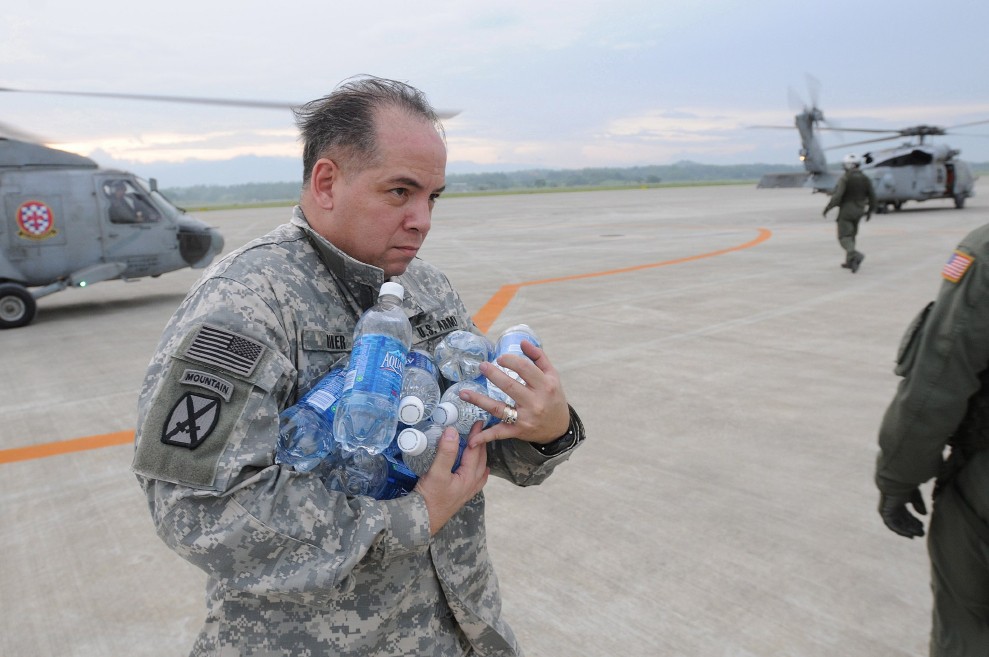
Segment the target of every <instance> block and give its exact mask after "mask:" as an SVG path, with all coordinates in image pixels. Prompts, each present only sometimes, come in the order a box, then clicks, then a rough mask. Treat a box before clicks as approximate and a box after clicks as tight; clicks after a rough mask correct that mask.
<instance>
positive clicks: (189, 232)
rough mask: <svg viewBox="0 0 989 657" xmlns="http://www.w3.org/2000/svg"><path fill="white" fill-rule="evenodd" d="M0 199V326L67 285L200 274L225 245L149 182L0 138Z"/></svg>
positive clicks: (27, 314) (20, 318)
mask: <svg viewBox="0 0 989 657" xmlns="http://www.w3.org/2000/svg"><path fill="white" fill-rule="evenodd" d="M0 199H2V201H0V329H7V328H17V327H20V326H26V325H27V324H30V323H31V321H32V320H33V319H34V317H35V314H36V312H37V303H36V302H37V300H38V299H40V298H42V297H44V296H47V295H49V294H54V293H55V292H60V291H62V290H64V289H66V288H68V287H79V288H81V287H85V286H87V285H91V284H93V283H99V282H101V281H108V280H112V279H123V280H125V281H133V280H136V279H138V278H143V277H146V276H152V277H157V276H160V275H161V274H164V273H166V272H170V271H175V270H177V269H183V268H185V267H191V268H193V269H202V268H203V267H206V266H207V265H209V264H210V262H211V261H212V260H213V257H214V256H216V255H217V254H218V253H220V251H221V250H222V249H223V236H222V235H220V233H219V232H218V231H217V230H216V229H214V228H210V227H209V226H207V225H206V224H205V223H203V222H202V221H200V220H198V219H196V218H194V217H192V216H190V215H189V214H187V213H186V212H185V211H184V210H182V209H180V208H178V207H176V206H175V205H173V204H172V203H171V202H170V201H169V200H168V199H167V198H166V197H165V196H164V195H163V194H162V193H161V192H160V191H159V190H158V184H157V181H156V180H155V179H154V178H152V179H150V180H149V181H145V180H144V179H142V178H138V177H137V176H135V175H134V174H131V173H127V172H125V171H118V170H114V169H101V168H99V166H98V165H97V164H96V162H95V161H93V160H91V159H89V158H88V157H83V156H81V155H76V154H74V153H68V152H66V151H60V150H56V149H53V148H49V147H47V146H42V145H40V144H35V143H30V142H24V141H19V140H15V139H9V138H0ZM122 208H127V209H128V210H129V212H128V211H122V210H121V209H122ZM29 288H33V289H29Z"/></svg>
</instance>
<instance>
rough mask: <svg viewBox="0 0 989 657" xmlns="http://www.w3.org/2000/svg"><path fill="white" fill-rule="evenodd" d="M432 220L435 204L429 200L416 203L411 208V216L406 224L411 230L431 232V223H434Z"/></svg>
mask: <svg viewBox="0 0 989 657" xmlns="http://www.w3.org/2000/svg"><path fill="white" fill-rule="evenodd" d="M432 220H433V206H432V204H431V203H430V202H429V201H428V200H427V201H424V202H422V203H416V204H414V205H413V206H412V207H411V208H410V210H409V216H408V217H407V218H406V226H408V228H409V229H410V230H417V231H419V232H420V233H427V232H429V227H430V225H432Z"/></svg>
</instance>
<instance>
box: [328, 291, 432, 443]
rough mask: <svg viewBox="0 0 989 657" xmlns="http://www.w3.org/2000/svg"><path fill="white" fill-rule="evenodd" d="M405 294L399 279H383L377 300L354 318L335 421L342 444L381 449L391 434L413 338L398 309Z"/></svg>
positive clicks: (410, 326) (338, 437)
mask: <svg viewBox="0 0 989 657" xmlns="http://www.w3.org/2000/svg"><path fill="white" fill-rule="evenodd" d="M404 295H405V290H404V289H403V288H402V286H401V285H399V284H398V283H392V282H388V283H385V284H384V285H382V286H381V292H380V293H379V294H378V303H377V304H375V305H374V306H372V307H371V308H369V309H368V310H367V311H366V312H365V313H364V314H363V315H362V316H361V318H360V319H359V320H357V326H356V327H355V328H354V349H353V351H352V352H351V355H350V365H349V367H348V368H347V378H346V381H345V383H344V389H343V395H342V397H341V399H340V401H339V402H338V407H337V413H336V418H335V420H334V424H333V436H334V438H335V439H336V440H337V442H339V443H340V444H341V445H342V446H343V448H344V449H347V450H354V449H358V448H362V449H365V450H367V451H368V452H370V453H372V454H380V453H381V452H383V451H384V450H385V449H386V448H387V447H388V445H389V444H390V443H391V442H392V440H393V439H394V438H395V430H396V428H397V427H398V402H399V393H400V392H401V390H402V374H403V371H404V369H405V357H406V356H407V355H408V352H409V347H410V346H411V344H412V325H411V324H410V323H409V319H408V318H407V317H406V316H405V311H404V310H402V297H403V296H404Z"/></svg>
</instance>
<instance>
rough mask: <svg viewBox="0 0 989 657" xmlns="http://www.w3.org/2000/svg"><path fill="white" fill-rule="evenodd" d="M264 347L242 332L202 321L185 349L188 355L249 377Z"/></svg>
mask: <svg viewBox="0 0 989 657" xmlns="http://www.w3.org/2000/svg"><path fill="white" fill-rule="evenodd" d="M264 350H265V346H264V345H263V344H261V343H260V342H257V341H256V340H252V339H250V338H246V337H244V336H243V335H240V334H239V333H234V332H232V331H227V330H225V329H221V328H217V327H215V326H210V325H209V324H203V325H202V326H200V327H199V332H198V333H197V334H196V337H195V338H194V339H193V341H192V344H190V345H189V346H188V348H186V350H185V355H186V357H187V358H191V359H192V360H196V361H199V362H200V363H206V364H208V365H213V366H214V367H219V368H220V369H224V370H226V371H228V372H233V373H234V374H240V375H241V376H250V374H251V372H253V371H254V368H255V367H257V365H258V362H260V360H261V356H263V355H264Z"/></svg>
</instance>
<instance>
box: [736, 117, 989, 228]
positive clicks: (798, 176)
mask: <svg viewBox="0 0 989 657" xmlns="http://www.w3.org/2000/svg"><path fill="white" fill-rule="evenodd" d="M794 123H795V124H796V127H797V131H798V132H799V133H800V142H801V149H800V161H801V162H803V165H804V169H805V170H806V172H805V173H770V174H766V175H764V176H763V177H762V179H761V180H760V181H759V184H758V185H757V186H758V187H760V188H773V187H809V188H810V189H812V190H813V191H814V192H823V193H826V194H831V193H832V192H833V191H834V187H835V185H836V184H837V182H838V180H839V179H840V178H841V176H842V172H841V171H838V170H832V169H829V168H828V163H827V158H826V157H825V154H824V151H825V150H833V149H835V148H849V147H851V146H860V145H864V144H872V143H879V142H884V141H890V140H894V139H899V138H901V137H907V138H910V137H917V138H918V139H917V141H916V142H910V141H907V142H904V143H902V144H901V145H899V146H895V147H893V148H886V149H882V150H875V151H869V152H866V153H864V154H862V155H861V156H860V161H861V162H862V164H861V170H862V172H863V173H864V174H865V175H866V176H868V177H869V179H870V180H871V181H872V185H873V188H874V189H875V191H876V201H877V203H878V208H877V212H880V213H884V212H887V211H889V209H890V208H892V209H893V210H900V209H901V208H902V207H903V204H904V203H905V202H906V201H918V202H920V201H928V200H931V199H950V200H952V201H953V202H954V205H955V207H956V208H963V207H965V199H967V198H969V197H971V196H974V195H975V180H976V179H977V176H975V175H974V174H973V173H972V169H971V167H970V166H969V165H968V163H967V162H964V161H962V160H959V159H958V158H957V156H958V155H959V154H960V152H961V151H959V150H958V149H955V148H951V147H949V146H947V145H944V144H932V143H929V142H925V138H927V137H933V136H943V135H947V134H949V132H948V131H949V130H954V129H957V128H962V127H968V126H973V125H980V124H984V123H989V121H975V122H973V123H964V124H959V125H956V126H952V127H951V128H943V127H939V126H931V125H916V126H910V127H907V128H901V129H891V130H884V129H872V128H839V127H829V126H826V125H821V124H824V123H826V122H825V119H824V113H823V112H822V111H821V110H820V108H819V107H818V106H817V104H816V102H815V103H814V104H812V105H809V106H808V105H804V108H803V111H801V112H800V113H799V114H797V115H796V116H795V117H794ZM754 127H759V128H777V127H779V126H754ZM824 130H831V131H836V132H865V133H878V134H885V135H886V136H885V137H878V138H875V139H868V140H865V141H858V142H853V143H850V144H842V145H840V146H833V147H830V148H827V149H825V148H823V147H822V146H821V144H820V142H819V141H818V139H817V133H818V132H819V131H824Z"/></svg>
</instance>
